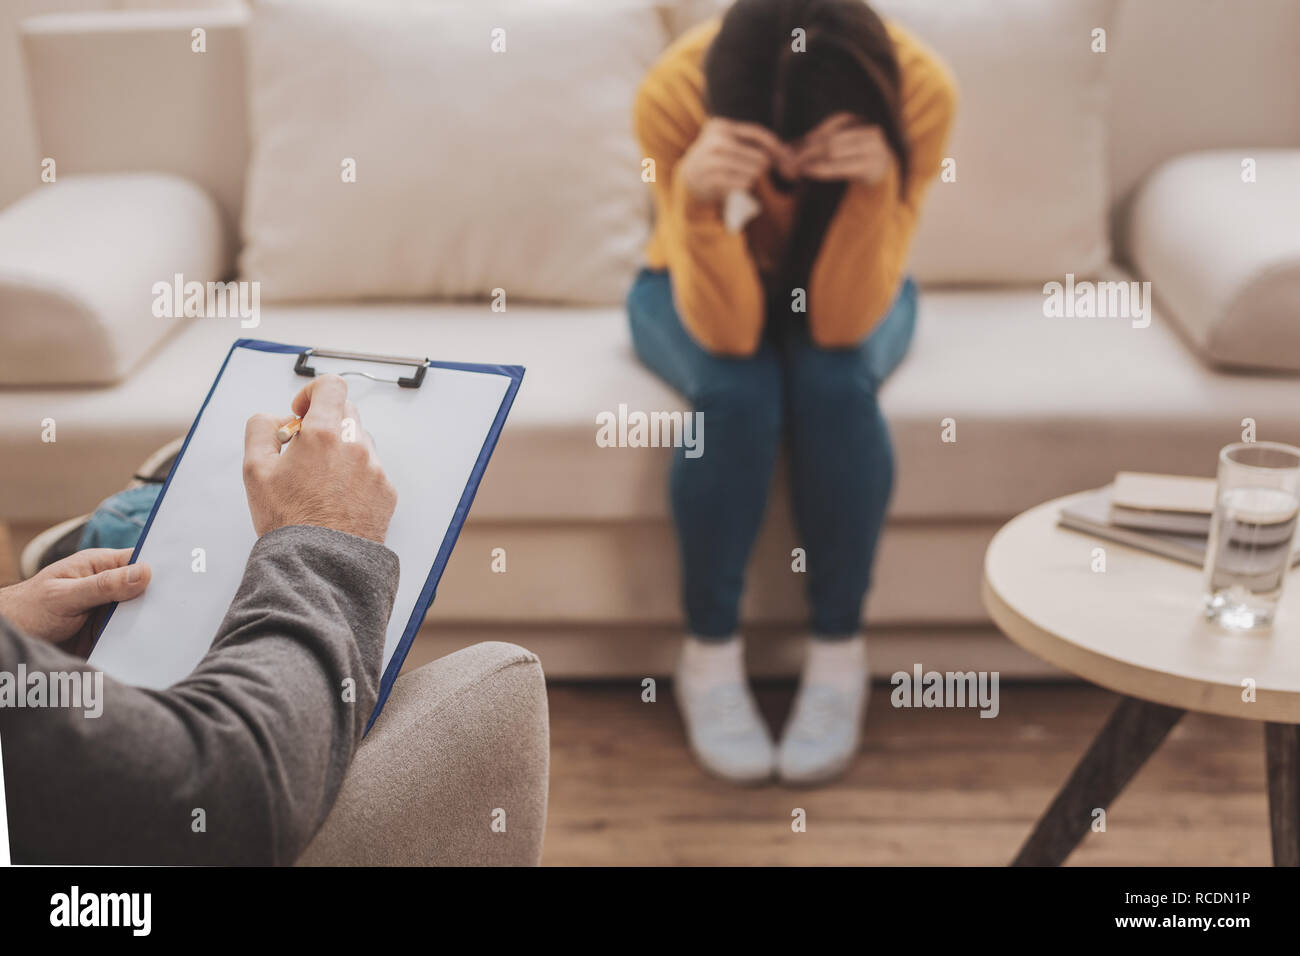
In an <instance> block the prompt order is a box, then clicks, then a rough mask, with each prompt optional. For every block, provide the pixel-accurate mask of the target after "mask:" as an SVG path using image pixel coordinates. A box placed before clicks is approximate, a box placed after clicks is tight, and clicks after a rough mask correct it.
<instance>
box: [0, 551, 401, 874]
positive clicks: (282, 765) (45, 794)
mask: <svg viewBox="0 0 1300 956" xmlns="http://www.w3.org/2000/svg"><path fill="white" fill-rule="evenodd" d="M397 577H398V562H397V556H396V555H395V554H393V553H392V552H391V551H389V550H388V549H387V548H385V547H383V546H382V545H379V544H375V543H374V542H372V541H367V540H365V539H363V538H357V537H354V536H352V535H348V534H343V533H342V532H338V531H330V530H327V529H325V528H316V527H307V526H293V527H287V528H280V529H278V530H276V531H272V532H270V533H268V534H266V535H264V536H263V537H262V538H261V540H259V541H258V542H257V544H256V545H255V546H254V547H253V550H252V553H251V554H250V555H249V558H248V564H247V566H246V568H245V570H244V578H243V582H242V583H241V584H240V587H239V591H238V593H237V594H236V595H235V599H234V601H233V602H232V604H231V606H230V610H229V612H228V613H227V614H226V618H225V620H224V621H223V622H222V624H221V627H220V629H219V630H218V631H217V635H216V638H215V640H214V641H213V643H212V647H211V649H210V650H209V651H208V654H207V655H206V656H205V657H204V658H203V660H202V662H201V663H200V664H199V666H198V668H197V669H196V670H195V671H194V673H193V674H191V675H190V676H189V677H188V678H186V679H185V680H184V681H182V682H181V683H179V684H176V685H175V686H173V687H171V688H169V689H167V690H164V691H151V690H142V689H138V688H134V687H128V686H126V685H124V684H121V683H118V682H116V681H114V680H112V679H111V678H109V677H107V676H105V677H104V678H103V712H102V714H101V716H99V717H90V716H87V715H86V712H85V709H84V708H83V709H70V708H38V709H31V708H25V709H17V708H13V707H5V706H0V752H3V755H4V782H5V791H6V797H7V801H8V807H9V835H10V842H11V844H12V853H13V859H14V862H15V863H70V864H114V863H116V864H125V863H144V864H161V863H215V864H248V863H274V864H288V863H293V862H294V861H295V860H296V859H297V857H298V856H299V854H300V853H301V852H302V850H303V849H304V848H305V847H306V845H307V843H308V841H310V840H311V838H312V836H313V835H314V834H315V832H316V830H317V829H318V828H319V827H320V825H321V823H322V822H324V820H325V817H326V815H327V814H328V813H329V810H330V808H331V807H332V806H333V804H334V800H335V798H336V796H337V795H338V792H339V787H340V785H341V784H342V781H343V775H344V773H345V772H346V770H347V767H348V764H349V763H350V762H351V760H352V754H353V751H354V750H355V748H356V745H357V742H358V741H359V740H360V738H361V735H362V733H363V731H364V730H365V726H366V721H367V720H368V719H369V716H370V712H371V710H373V709H374V706H375V699H376V695H377V693H378V689H379V678H380V664H381V660H382V657H383V646H384V632H385V628H386V626H387V624H388V617H389V615H390V614H391V613H392V609H393V599H394V597H395V595H396V592H397ZM175 626H176V627H177V628H183V627H186V626H187V622H185V621H183V620H178V621H176V622H175ZM20 664H21V665H24V666H25V668H26V670H27V671H28V672H33V671H38V672H54V671H59V672H67V671H76V670H81V671H87V670H90V668H89V667H88V665H87V664H86V663H85V662H84V661H82V660H80V659H79V658H75V657H71V656H69V655H68V654H65V653H64V652H62V651H61V650H59V649H58V648H56V647H52V646H51V645H49V644H46V643H44V642H41V641H36V640H33V639H31V638H27V637H24V636H22V635H20V634H18V633H16V632H15V631H14V629H13V628H12V627H10V626H9V625H8V624H7V623H6V622H4V621H3V620H0V671H6V672H8V673H10V674H15V673H16V672H17V671H18V669H19V665H20ZM200 811H201V812H200Z"/></svg>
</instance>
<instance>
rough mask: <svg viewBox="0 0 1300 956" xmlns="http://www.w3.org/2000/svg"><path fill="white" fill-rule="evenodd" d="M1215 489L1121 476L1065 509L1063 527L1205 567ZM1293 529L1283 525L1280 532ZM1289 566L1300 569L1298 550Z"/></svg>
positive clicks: (1195, 482)
mask: <svg viewBox="0 0 1300 956" xmlns="http://www.w3.org/2000/svg"><path fill="white" fill-rule="evenodd" d="M1215 487H1216V482H1215V480H1214V479H1213V478H1193V477H1188V476H1186V475H1153V474H1147V473H1145V472H1135V471H1121V472H1119V474H1117V475H1116V476H1115V480H1114V481H1113V482H1111V483H1110V484H1109V485H1106V487H1104V488H1098V489H1097V490H1096V491H1091V492H1088V493H1087V494H1086V495H1082V496H1080V497H1078V498H1075V499H1074V500H1073V501H1071V502H1070V504H1068V505H1066V506H1065V507H1064V508H1062V509H1061V516H1060V523H1061V525H1063V526H1064V527H1066V528H1073V529H1074V530H1076V531H1083V532H1086V533H1088V534H1093V535H1096V536H1097V537H1099V538H1105V539H1107V540H1109V541H1118V542H1120V543H1121V544H1127V545H1129V546H1130V547H1134V548H1141V549H1142V550H1144V551H1151V552H1153V553H1155V554H1161V555H1164V556H1165V557H1167V558H1173V559H1174V560H1175V561H1184V562H1186V563H1187V564H1194V565H1197V566H1198V567H1199V566H1201V565H1203V564H1204V563H1205V551H1206V548H1207V546H1208V539H1209V535H1210V517H1211V515H1212V514H1213V513H1214V494H1215ZM1293 528H1294V525H1293V524H1290V523H1288V524H1285V525H1279V526H1278V533H1279V534H1291V533H1292V530H1293ZM1279 543H1280V542H1279ZM1291 563H1292V565H1296V564H1300V549H1298V550H1296V551H1294V552H1293V553H1292V555H1291ZM1274 567H1276V565H1274Z"/></svg>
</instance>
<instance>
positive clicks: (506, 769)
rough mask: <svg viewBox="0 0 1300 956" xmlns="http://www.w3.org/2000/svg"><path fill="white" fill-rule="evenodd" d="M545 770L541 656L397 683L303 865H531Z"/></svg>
mask: <svg viewBox="0 0 1300 956" xmlns="http://www.w3.org/2000/svg"><path fill="white" fill-rule="evenodd" d="M549 763H550V727H549V723H548V720H547V710H546V682H545V680H544V678H543V677H542V666H541V663H540V662H539V661H538V659H537V657H536V655H534V654H532V653H530V652H528V651H526V650H524V649H523V648H522V647H518V646H516V645H514V644H505V643H502V642H499V641H491V642H486V643H482V644H475V645H473V646H472V647H467V648H465V649H464V650H460V651H456V652H455V653H454V654H449V655H447V656H446V657H443V658H441V659H439V660H436V661H433V662H432V663H429V664H425V665H424V666H423V667H421V668H418V669H417V670H414V671H411V672H409V673H406V674H403V675H402V676H400V677H399V678H398V679H397V683H396V684H395V685H394V686H393V692H392V694H391V696H390V697H389V698H388V703H387V705H386V706H385V707H384V711H383V713H382V714H381V715H380V717H379V719H378V720H377V721H375V725H374V727H372V728H371V731H370V733H369V734H368V735H367V736H366V738H365V740H364V741H362V744H361V747H360V748H359V750H358V751H357V755H356V758H355V759H354V760H353V763H352V767H351V768H350V769H349V771H348V775H347V779H346V780H345V781H344V782H343V790H342V792H340V794H339V798H338V802H337V803H335V805H334V809H333V811H332V812H331V813H330V815H329V818H328V819H327V820H326V821H325V825H324V826H323V827H322V828H321V830H320V832H319V833H318V834H316V838H315V839H314V840H313V841H312V843H311V845H310V846H308V847H307V851H306V852H305V853H304V854H303V855H302V858H301V859H300V860H299V861H298V862H299V865H304V866H351V865H364V866H376V865H409V866H432V865H442V866H457V865H460V866H482V865H496V866H500V865H535V864H537V863H538V862H539V861H540V860H541V856H542V836H543V832H544V831H545V828H546V790H547V773H548V769H549Z"/></svg>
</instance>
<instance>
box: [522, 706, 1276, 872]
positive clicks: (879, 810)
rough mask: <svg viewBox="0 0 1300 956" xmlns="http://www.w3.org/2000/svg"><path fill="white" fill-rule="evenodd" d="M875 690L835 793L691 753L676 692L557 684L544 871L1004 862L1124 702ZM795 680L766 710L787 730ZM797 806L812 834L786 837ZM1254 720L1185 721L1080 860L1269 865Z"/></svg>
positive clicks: (1259, 735)
mask: <svg viewBox="0 0 1300 956" xmlns="http://www.w3.org/2000/svg"><path fill="white" fill-rule="evenodd" d="M889 690H890V688H889V686H888V685H883V684H879V685H877V686H876V688H875V689H874V692H873V694H872V699H871V704H870V707H869V711H868V717H867V733H866V739H865V742H864V746H863V750H862V753H861V755H860V756H859V757H858V759H857V761H856V762H855V763H854V765H853V767H852V768H851V770H850V771H849V773H848V774H847V775H846V776H845V777H844V778H842V779H841V780H840V781H838V782H837V783H835V784H833V785H831V786H827V787H823V788H816V789H807V788H805V789H796V788H790V787H784V786H780V785H777V784H771V785H767V786H763V787H755V788H738V787H734V786H731V785H728V784H726V783H723V782H721V781H717V780H714V779H713V778H711V777H708V776H706V775H705V774H704V773H703V772H702V771H700V770H699V769H698V768H697V767H696V765H695V764H694V762H693V761H692V760H691V758H690V756H689V755H688V754H687V752H686V746H685V740H684V738H683V732H682V726H681V722H680V719H679V718H678V716H677V712H676V708H675V706H674V704H673V702H672V696H671V692H670V688H669V685H668V683H667V682H666V681H661V682H660V684H659V694H658V698H659V699H658V701H657V702H656V703H643V702H642V701H641V688H640V684H639V682H636V681H626V682H622V681H620V682H607V683H585V684H584V683H562V684H553V685H552V686H551V689H550V700H551V703H550V710H551V790H550V815H549V823H548V829H547V835H546V848H545V855H544V861H545V862H546V863H547V864H549V865H557V866H564V865H678V864H684V865H751V864H761V865H778V866H780V865H817V864H832V865H864V864H865V865H877V864H898V865H920V864H938V865H946V864H957V865H994V866H1000V865H1003V864H1005V863H1007V862H1008V861H1010V860H1011V859H1012V857H1013V856H1014V855H1015V852H1016V850H1017V849H1018V848H1019V846H1020V843H1021V841H1023V840H1024V838H1025V837H1026V836H1027V835H1028V833H1029V831H1030V829H1031V827H1032V825H1033V823H1034V821H1035V820H1036V819H1037V816H1038V814H1039V813H1040V812H1041V811H1042V810H1043V809H1044V808H1045V807H1046V806H1047V805H1048V803H1049V802H1050V801H1051V799H1052V797H1053V795H1054V794H1055V792H1056V789H1057V787H1058V786H1059V785H1060V784H1061V783H1062V782H1063V781H1064V780H1065V778H1066V777H1067V776H1068V774H1069V772H1070V770H1071V769H1072V767H1073V766H1074V762H1075V761H1076V760H1077V759H1078V757H1079V756H1080V755H1081V754H1082V753H1083V751H1084V750H1085V749H1086V747H1087V745H1088V743H1089V742H1090V741H1091V739H1092V736H1093V734H1094V733H1095V732H1096V731H1097V730H1098V729H1099V728H1100V727H1101V725H1102V723H1103V722H1104V721H1105V719H1106V717H1107V715H1108V714H1109V712H1110V710H1111V708H1112V707H1113V706H1114V705H1115V702H1116V700H1117V698H1116V697H1115V695H1113V694H1110V693H1108V692H1106V691H1102V690H1099V689H1096V688H1093V687H1088V686H1082V685H1078V684H1069V683H1062V684H1043V683H1025V684H1003V686H1002V688H1001V694H1000V697H1001V712H1000V714H999V716H998V717H996V718H994V719H982V718H980V717H979V716H978V712H977V711H973V710H951V709H948V710H944V709H933V710H908V709H895V708H893V707H891V706H890V701H889ZM792 695H793V685H792V684H790V683H784V682H782V683H765V684H762V685H760V687H759V702H760V705H761V706H762V708H763V711H764V714H765V716H766V717H767V718H768V721H769V723H770V724H771V725H772V726H773V727H778V728H779V726H780V724H779V721H780V720H781V719H783V718H784V716H785V713H786V711H787V710H788V707H789V703H790V699H791V697H792ZM796 807H798V808H803V809H804V810H805V811H806V814H807V821H808V823H807V832H805V833H795V832H793V831H792V830H791V826H790V823H791V819H792V817H791V813H792V811H793V810H794V809H795V808H796ZM1269 862H1270V848H1269V836H1268V803H1267V797H1266V795H1265V772H1264V754H1263V732H1262V730H1261V727H1260V725H1258V724H1255V723H1252V722H1247V721H1235V720H1229V719H1226V718H1217V717H1204V716H1200V715H1194V714H1193V715H1189V716H1188V717H1186V718H1185V719H1184V720H1183V722H1182V723H1180V724H1179V725H1178V726H1177V727H1175V728H1174V731H1173V732H1172V733H1171V735H1170V737H1169V739H1168V740H1166V741H1165V744H1164V746H1163V747H1162V748H1161V749H1160V750H1159V751H1157V752H1156V754H1155V756H1154V757H1153V758H1152V759H1151V761H1150V762H1149V763H1148V764H1147V765H1146V767H1144V768H1143V769H1142V771H1141V772H1140V773H1139V774H1138V776H1137V778H1136V779H1135V780H1134V781H1133V783H1132V784H1131V785H1130V787H1129V789H1128V790H1127V791H1126V792H1125V793H1124V794H1123V795H1122V796H1121V797H1120V798H1119V800H1117V801H1116V803H1115V804H1114V806H1112V807H1111V809H1110V812H1109V814H1108V817H1107V828H1106V832H1104V833H1089V834H1088V836H1087V837H1086V838H1085V839H1084V841H1083V843H1082V844H1081V845H1080V847H1079V848H1078V850H1076V851H1075V854H1074V855H1073V856H1072V857H1071V859H1070V863H1071V864H1072V865H1137V866H1141V865H1154V864H1167V865H1267V864H1268V863H1269Z"/></svg>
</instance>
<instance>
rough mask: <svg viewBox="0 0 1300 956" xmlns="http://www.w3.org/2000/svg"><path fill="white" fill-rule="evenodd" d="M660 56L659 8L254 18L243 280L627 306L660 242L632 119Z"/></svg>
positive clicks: (372, 2)
mask: <svg viewBox="0 0 1300 956" xmlns="http://www.w3.org/2000/svg"><path fill="white" fill-rule="evenodd" d="M497 31H502V32H497ZM666 39H667V38H666V36H665V29H664V26H663V21H662V20H661V18H660V16H659V14H658V13H657V12H656V10H655V9H654V8H653V7H651V6H650V5H641V6H638V5H626V4H609V5H602V4H589V3H586V2H580V0H532V2H524V0H514V2H502V0H477V2H475V3H459V2H457V3H450V2H439V0H423V2H413V0H405V2H399V0H369V2H365V3H362V2H356V0H352V2H341V0H313V2H307V0H261V2H258V3H255V4H254V7H253V15H252V19H251V23H250V25H249V30H248V47H249V61H250V62H249V98H250V117H251V118H250V124H251V127H252V130H251V132H252V158H251V162H250V169H249V175H248V186H247V192H246V195H245V208H244V215H243V230H244V249H243V254H242V257H241V269H242V272H243V276H244V278H246V279H250V280H255V281H258V282H260V283H261V286H262V295H263V297H264V298H266V299H268V300H270V299H318V300H319V299H344V298H415V297H429V296H438V297H487V296H491V295H493V294H494V293H493V290H494V289H498V288H499V289H504V290H505V293H506V296H507V302H509V301H515V300H516V299H519V300H524V299H532V300H546V301H561V302H574V303H612V302H619V301H622V298H623V296H624V295H625V293H626V290H627V286H628V284H629V282H630V278H631V275H632V273H633V271H634V270H635V268H636V266H637V264H638V262H639V261H640V258H641V253H642V248H643V245H644V243H645V239H646V235H647V226H648V212H647V210H648V193H647V187H646V186H645V184H644V183H643V182H642V181H641V157H640V152H639V150H638V148H637V146H636V142H635V139H634V137H633V135H632V128H631V127H632V103H633V99H634V97H635V93H636V87H637V85H638V84H639V83H640V81H641V78H642V76H643V75H644V73H645V72H646V70H647V69H648V68H649V67H650V65H651V63H653V61H654V59H655V58H656V57H657V56H658V55H659V53H660V51H661V50H662V49H663V47H664V45H665V43H666ZM494 45H495V46H496V47H497V48H498V49H500V47H501V46H502V45H504V52H496V51H494ZM353 169H355V181H346V180H347V179H349V178H350V172H351V171H352V170H353Z"/></svg>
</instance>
